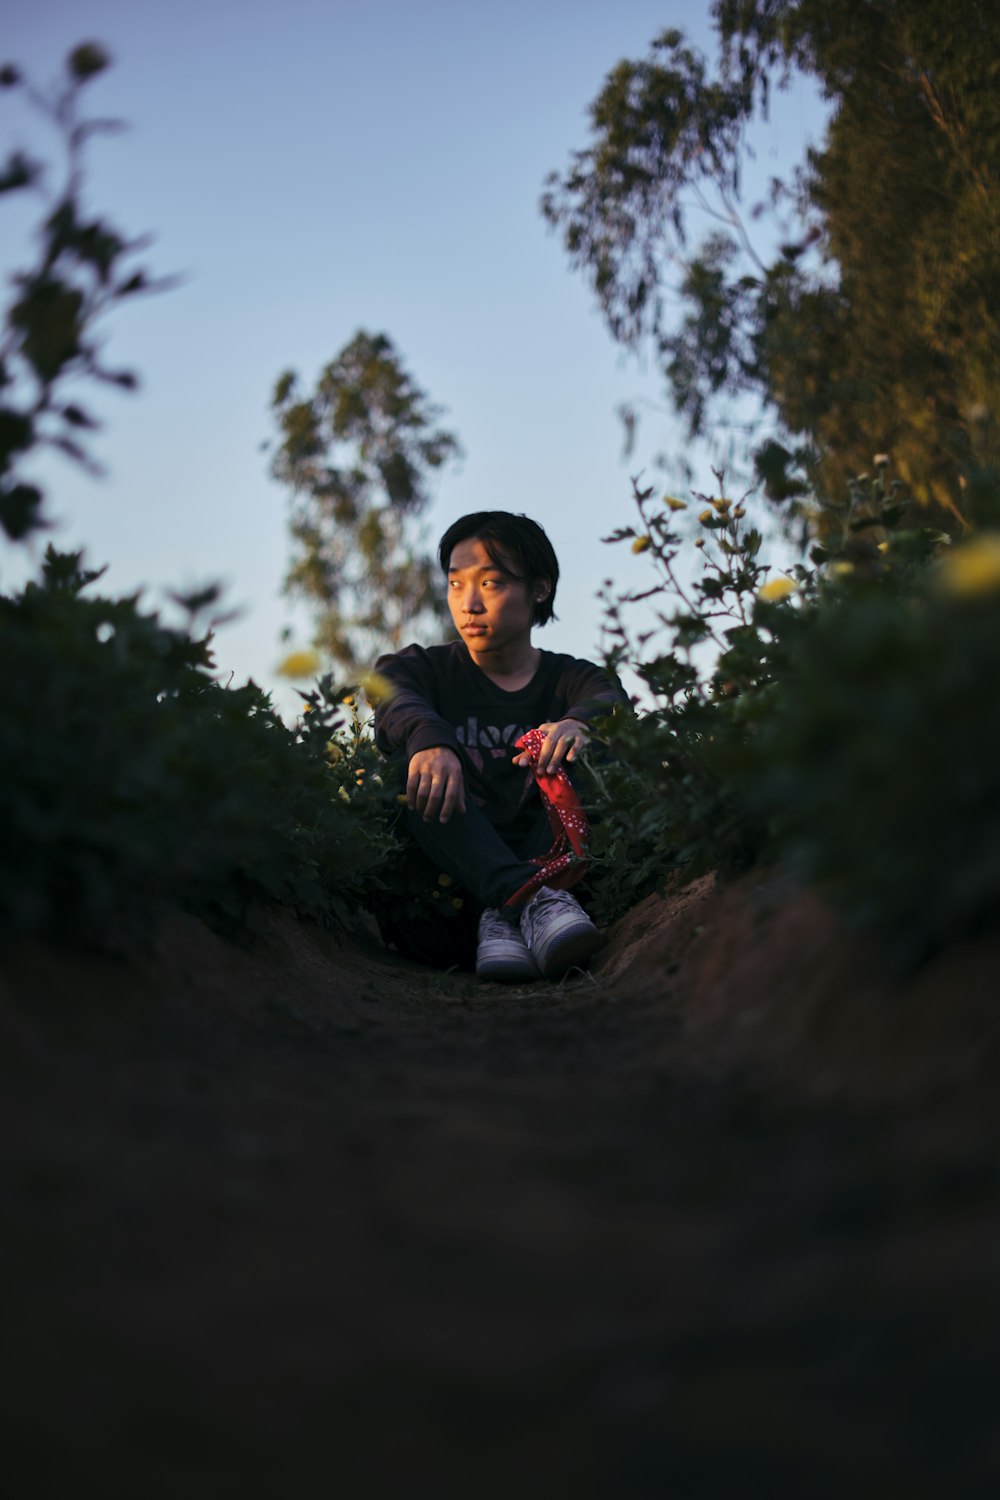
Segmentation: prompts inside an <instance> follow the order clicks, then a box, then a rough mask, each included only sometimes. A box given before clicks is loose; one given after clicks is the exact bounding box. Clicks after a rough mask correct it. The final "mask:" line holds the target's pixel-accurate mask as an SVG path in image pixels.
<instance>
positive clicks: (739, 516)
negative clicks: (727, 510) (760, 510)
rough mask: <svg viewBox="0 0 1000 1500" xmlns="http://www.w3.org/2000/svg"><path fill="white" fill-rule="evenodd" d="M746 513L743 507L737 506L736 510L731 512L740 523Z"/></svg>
mask: <svg viewBox="0 0 1000 1500" xmlns="http://www.w3.org/2000/svg"><path fill="white" fill-rule="evenodd" d="M746 513H747V512H746V506H745V505H737V507H736V509H735V510H734V511H733V515H734V516H735V517H736V519H737V521H742V519H743V517H744V516H745V515H746Z"/></svg>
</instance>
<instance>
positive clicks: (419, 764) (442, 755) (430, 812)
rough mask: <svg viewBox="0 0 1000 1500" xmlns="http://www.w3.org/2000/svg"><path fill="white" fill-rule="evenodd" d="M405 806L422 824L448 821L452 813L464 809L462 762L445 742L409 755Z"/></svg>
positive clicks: (462, 811) (463, 810)
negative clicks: (421, 820)
mask: <svg viewBox="0 0 1000 1500" xmlns="http://www.w3.org/2000/svg"><path fill="white" fill-rule="evenodd" d="M406 805H407V807H408V808H409V809H410V811H411V812H415V813H419V815H420V816H421V817H422V818H423V820H424V822H425V823H433V822H434V819H435V818H437V819H438V821H439V822H441V823H447V821H448V819H449V818H450V817H451V815H452V813H453V812H460V813H464V812H465V778H464V777H463V775H462V762H461V761H460V760H459V758H458V756H457V755H456V754H455V752H454V750H449V749H448V747H447V745H432V746H431V748H430V749H429V750H418V751H417V753H416V755H413V756H411V757H410V766H409V772H408V775H407V778H406Z"/></svg>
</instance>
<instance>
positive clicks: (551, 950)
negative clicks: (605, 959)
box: [535, 922, 601, 979]
mask: <svg viewBox="0 0 1000 1500" xmlns="http://www.w3.org/2000/svg"><path fill="white" fill-rule="evenodd" d="M600 942H601V934H600V933H599V932H598V930H597V928H596V927H595V926H594V924H593V923H592V922H588V923H587V924H586V925H584V924H583V923H581V924H580V925H579V926H577V927H571V928H569V930H568V931H565V932H561V933H560V934H559V935H558V937H554V938H553V939H552V941H551V942H550V943H549V944H548V946H547V947H546V948H545V949H543V950H541V951H539V950H538V949H536V950H535V960H536V962H537V964H538V967H539V968H540V969H541V971H542V977H543V979H558V978H559V977H560V975H562V974H565V973H566V971H567V970H568V969H575V968H582V966H583V965H584V964H585V963H586V962H587V959H588V958H590V957H591V956H592V955H593V953H594V951H595V949H597V948H598V947H599V946H600Z"/></svg>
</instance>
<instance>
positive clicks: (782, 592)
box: [757, 578, 799, 604]
mask: <svg viewBox="0 0 1000 1500" xmlns="http://www.w3.org/2000/svg"><path fill="white" fill-rule="evenodd" d="M798 590H799V586H798V584H797V583H795V582H794V581H793V580H792V579H791V578H771V579H769V580H768V582H767V583H765V584H764V586H763V587H762V588H760V589H758V590H757V598H758V599H760V600H762V601H763V603H765V604H778V603H780V601H781V600H782V599H787V598H788V597H789V596H790V595H791V594H797V593H798Z"/></svg>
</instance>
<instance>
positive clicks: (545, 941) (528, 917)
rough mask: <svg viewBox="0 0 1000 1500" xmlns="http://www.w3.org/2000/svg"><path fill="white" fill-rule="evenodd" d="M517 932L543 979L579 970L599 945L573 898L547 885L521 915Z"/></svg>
mask: <svg viewBox="0 0 1000 1500" xmlns="http://www.w3.org/2000/svg"><path fill="white" fill-rule="evenodd" d="M521 931H522V932H523V934H524V941H525V942H526V943H527V945H528V947H529V949H530V950H531V953H532V955H533V956H534V959H535V962H536V963H537V964H538V967H539V968H540V969H541V971H542V975H543V977H544V978H545V979H555V978H557V977H558V976H559V975H560V974H565V973H566V970H567V969H572V968H577V967H582V965H583V964H585V963H586V962H587V959H588V958H590V956H591V954H592V953H593V952H594V949H595V948H596V947H597V946H598V944H599V943H600V941H601V935H600V933H599V932H598V930H597V928H596V927H595V926H594V924H593V922H592V921H591V920H590V918H589V917H588V916H587V913H586V912H585V911H584V909H583V907H582V906H581V905H580V903H579V901H577V899H576V897H575V896H571V895H570V893H569V891H554V890H552V889H551V888H550V887H549V886H547V885H543V886H542V888H541V890H540V891H538V892H537V893H536V894H535V895H534V896H533V897H532V899H531V900H530V901H529V902H528V904H527V906H525V908H524V910H523V911H522V913H521Z"/></svg>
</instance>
